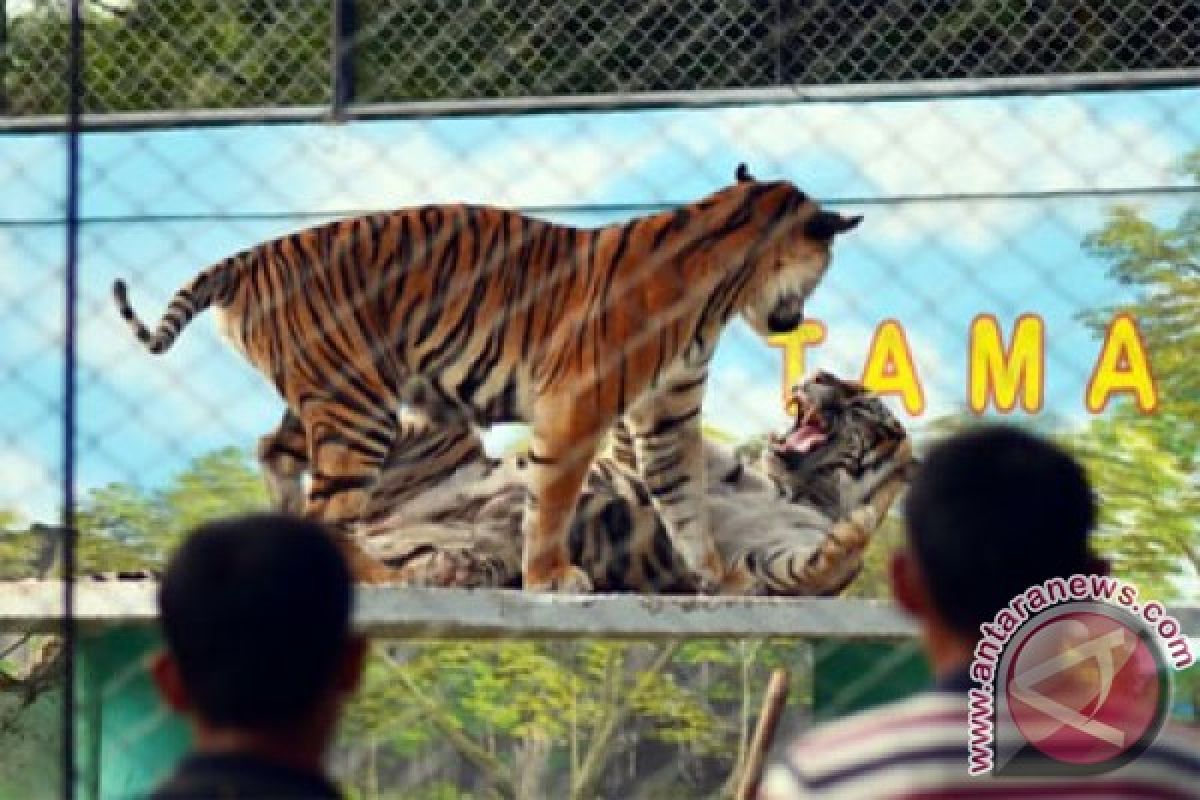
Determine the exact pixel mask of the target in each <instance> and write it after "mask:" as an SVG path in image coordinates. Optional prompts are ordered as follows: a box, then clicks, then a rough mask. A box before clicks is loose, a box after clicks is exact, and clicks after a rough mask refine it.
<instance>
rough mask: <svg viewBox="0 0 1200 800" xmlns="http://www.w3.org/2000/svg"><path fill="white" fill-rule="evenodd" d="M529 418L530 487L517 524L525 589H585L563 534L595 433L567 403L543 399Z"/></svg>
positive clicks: (595, 440) (584, 579) (588, 586)
mask: <svg viewBox="0 0 1200 800" xmlns="http://www.w3.org/2000/svg"><path fill="white" fill-rule="evenodd" d="M546 405H547V407H544V408H543V409H539V415H538V418H537V420H536V421H535V423H534V430H533V444H532V446H531V448H530V451H529V467H530V470H529V473H530V474H529V492H528V493H527V494H526V502H525V517H524V521H523V524H522V526H521V532H522V544H523V550H522V555H521V578H522V583H523V586H524V588H526V589H533V590H541V591H558V592H590V591H591V590H592V581H591V579H590V578H588V576H587V573H586V572H584V571H583V570H581V569H580V568H579V567H577V566H575V565H573V564H572V563H571V551H570V547H569V541H568V535H569V532H570V526H571V519H572V518H573V517H574V515H575V505H576V503H577V502H578V500H579V495H580V492H581V491H582V490H583V482H584V479H585V478H586V477H587V473H588V470H589V469H591V466H592V461H593V460H594V459H595V457H596V451H597V449H599V441H600V437H599V434H597V433H596V432H594V431H593V430H592V426H591V425H586V424H582V425H581V424H578V422H577V421H576V420H573V419H572V418H573V417H574V414H573V410H572V409H571V408H570V407H569V405H568V404H554V405H550V404H546Z"/></svg>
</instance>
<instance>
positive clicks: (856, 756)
mask: <svg viewBox="0 0 1200 800" xmlns="http://www.w3.org/2000/svg"><path fill="white" fill-rule="evenodd" d="M966 716H967V711H966V698H965V696H963V695H961V694H958V693H946V692H923V693H921V694H918V695H915V696H913V697H911V698H908V699H906V700H901V701H899V702H895V703H889V704H887V705H883V706H879V707H878V708H874V709H870V710H867V711H862V712H859V713H857V714H852V715H850V716H847V717H844V718H842V719H838V720H835V721H832V722H829V723H827V724H825V725H822V726H820V727H818V728H816V729H814V730H812V731H810V732H809V733H807V734H805V735H803V736H801V737H800V738H798V739H797V740H796V741H795V742H793V743H791V744H790V745H788V746H787V747H786V748H785V749H784V750H783V751H782V754H781V755H782V758H781V761H780V763H779V764H777V765H775V768H774V769H773V770H772V773H770V774H768V776H767V777H768V780H766V781H764V791H763V794H762V796H763V798H766V799H768V800H773V799H774V798H775V797H779V798H791V797H801V796H805V792H806V791H808V790H809V789H812V788H816V787H822V786H827V785H830V784H834V783H840V782H842V781H843V780H858V779H860V778H863V777H867V776H868V774H869V773H870V772H871V771H872V770H874V769H876V767H877V766H879V765H880V764H881V763H884V762H886V763H887V764H889V765H893V766H894V765H895V764H896V762H897V760H904V759H906V758H909V757H911V758H913V759H924V758H928V757H929V755H930V754H931V753H932V754H935V755H936V757H937V758H939V759H940V758H944V757H945V756H946V754H947V752H948V751H950V750H953V752H954V754H955V755H954V758H955V760H956V762H957V761H961V763H963V764H965V763H966V756H965V751H966V735H967V728H966V725H967V723H966ZM960 751H961V753H962V755H961V756H960V755H959V753H960ZM772 789H773V791H774V794H772V793H771V790H772Z"/></svg>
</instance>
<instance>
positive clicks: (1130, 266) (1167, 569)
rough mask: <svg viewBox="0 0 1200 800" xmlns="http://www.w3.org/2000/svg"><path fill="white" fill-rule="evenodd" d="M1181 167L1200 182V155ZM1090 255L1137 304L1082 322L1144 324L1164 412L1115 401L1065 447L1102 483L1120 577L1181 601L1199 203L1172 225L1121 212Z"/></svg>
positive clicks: (1105, 542) (1193, 539) (1199, 284)
mask: <svg viewBox="0 0 1200 800" xmlns="http://www.w3.org/2000/svg"><path fill="white" fill-rule="evenodd" d="M1183 169H1184V171H1185V172H1186V173H1187V174H1188V175H1189V176H1190V177H1191V178H1192V179H1193V180H1194V181H1197V182H1200V151H1197V152H1195V153H1192V154H1191V155H1190V156H1189V157H1188V158H1186V159H1185V160H1184V164H1183ZM1085 248H1086V249H1087V251H1088V252H1089V253H1090V254H1092V255H1093V256H1095V257H1096V258H1098V259H1101V260H1103V261H1104V262H1106V263H1107V265H1108V275H1109V276H1110V277H1111V278H1113V279H1115V280H1116V281H1117V282H1118V283H1119V284H1121V285H1123V286H1126V287H1129V288H1130V289H1131V290H1132V291H1133V298H1132V299H1131V300H1130V301H1128V302H1124V303H1121V304H1118V305H1114V306H1112V307H1108V308H1102V309H1097V310H1095V311H1090V312H1088V313H1086V314H1083V315H1081V316H1082V319H1083V320H1084V321H1085V322H1086V323H1087V324H1088V325H1089V326H1090V327H1091V328H1092V330H1093V331H1094V332H1095V334H1096V336H1097V338H1100V337H1102V336H1103V334H1104V330H1105V328H1106V326H1107V325H1108V322H1109V320H1110V319H1111V318H1112V315H1113V314H1115V313H1118V312H1125V313H1129V314H1131V315H1132V316H1133V317H1134V318H1135V319H1136V320H1137V323H1138V327H1139V328H1140V330H1141V332H1142V336H1143V337H1144V340H1145V345H1146V349H1147V352H1148V353H1149V357H1150V361H1151V365H1152V369H1153V373H1154V377H1155V381H1156V384H1157V388H1158V393H1159V398H1160V402H1161V405H1160V407H1159V408H1158V409H1157V411H1155V412H1154V413H1153V414H1148V415H1147V414H1142V413H1140V412H1139V411H1138V410H1137V409H1136V408H1135V407H1133V406H1132V404H1130V403H1128V402H1121V403H1119V404H1115V405H1114V408H1113V409H1112V410H1111V411H1110V413H1108V414H1106V415H1104V416H1103V417H1100V418H1097V419H1095V420H1094V421H1093V422H1092V423H1091V424H1090V425H1089V426H1088V428H1087V430H1086V431H1084V432H1083V433H1082V434H1080V435H1077V436H1072V437H1067V442H1068V444H1070V445H1071V446H1073V447H1075V448H1076V451H1077V452H1078V453H1079V455H1080V456H1081V457H1082V458H1083V459H1084V461H1085V462H1086V464H1087V467H1088V470H1089V472H1090V474H1091V477H1092V479H1093V480H1094V481H1095V483H1096V486H1097V490H1098V493H1099V496H1100V499H1101V501H1102V506H1103V507H1102V517H1101V525H1100V529H1099V535H1098V541H1099V543H1100V545H1101V547H1102V548H1103V550H1104V552H1106V553H1107V554H1109V555H1110V556H1111V557H1112V558H1113V559H1114V561H1115V565H1116V568H1117V571H1118V573H1119V574H1121V575H1123V576H1125V577H1128V578H1130V579H1132V580H1135V581H1137V582H1138V583H1140V584H1142V585H1143V586H1146V587H1147V588H1149V589H1151V590H1152V591H1154V592H1155V593H1157V594H1158V595H1160V596H1165V597H1177V596H1178V595H1179V591H1180V583H1179V581H1178V580H1177V579H1178V578H1180V577H1181V576H1187V575H1188V574H1189V573H1191V575H1193V576H1195V575H1200V462H1198V460H1197V459H1198V457H1200V360H1197V358H1196V354H1197V353H1200V206H1196V205H1193V206H1192V207H1191V208H1190V209H1188V210H1187V211H1185V212H1184V213H1183V214H1182V216H1180V218H1179V219H1178V220H1176V221H1175V222H1174V223H1173V224H1168V225H1159V224H1156V223H1154V222H1152V221H1151V220H1149V219H1148V218H1147V217H1146V216H1145V215H1144V213H1143V212H1142V211H1140V210H1139V209H1137V208H1134V207H1132V206H1125V205H1121V206H1117V207H1115V208H1113V209H1112V210H1111V211H1110V212H1109V216H1108V221H1107V223H1106V224H1105V226H1104V227H1103V228H1102V229H1101V230H1099V231H1097V232H1096V233H1094V234H1092V235H1090V236H1088V237H1087V240H1086V241H1085Z"/></svg>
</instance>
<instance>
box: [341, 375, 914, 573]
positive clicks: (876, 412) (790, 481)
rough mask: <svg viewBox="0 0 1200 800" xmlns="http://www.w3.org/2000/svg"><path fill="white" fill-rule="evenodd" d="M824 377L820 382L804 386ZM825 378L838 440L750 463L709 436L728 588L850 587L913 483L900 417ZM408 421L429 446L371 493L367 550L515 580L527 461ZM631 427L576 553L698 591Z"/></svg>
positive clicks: (598, 474)
mask: <svg viewBox="0 0 1200 800" xmlns="http://www.w3.org/2000/svg"><path fill="white" fill-rule="evenodd" d="M820 379H821V380H823V381H824V380H826V379H827V376H822V377H821V378H820ZM817 385H818V384H817V379H814V380H811V381H810V382H809V384H808V385H807V387H805V388H806V389H808V390H809V391H814V390H815V387H816V386H817ZM826 388H831V391H830V392H828V393H826V394H824V395H822V396H820V397H819V398H816V399H817V400H819V401H820V408H821V409H822V410H823V413H824V414H825V417H826V419H827V424H828V426H829V429H830V437H829V440H828V441H827V443H826V444H825V445H824V446H822V447H821V448H819V449H817V450H815V451H813V452H811V453H807V454H789V453H788V452H786V451H781V450H779V449H778V448H777V447H774V446H772V447H769V448H768V449H766V450H765V451H764V452H763V454H762V456H761V457H760V458H757V459H753V460H747V459H746V458H745V457H739V456H738V455H737V454H735V453H734V452H731V451H730V450H729V449H728V448H726V447H723V446H721V445H718V444H715V443H713V442H706V443H705V459H706V475H707V481H708V485H707V487H706V502H707V503H708V505H709V508H710V510H711V513H712V525H713V528H712V530H713V536H714V539H715V541H716V545H717V548H718V550H719V552H720V553H721V554H722V558H723V560H724V562H725V566H726V571H725V578H724V580H723V582H722V585H721V591H722V592H723V593H726V594H773V595H817V594H836V593H838V592H840V591H842V590H843V589H844V588H845V587H846V586H847V585H848V584H849V583H850V582H851V581H852V580H853V579H854V577H855V576H856V575H857V574H858V572H859V570H860V569H861V566H862V560H863V555H864V552H865V549H866V547H867V545H868V544H869V542H870V540H871V536H872V535H873V533H874V532H875V531H876V529H877V528H878V527H879V525H880V524H881V523H882V521H883V519H884V518H885V516H886V514H887V511H888V509H889V508H890V507H891V505H892V503H893V500H894V499H895V497H896V495H897V493H898V492H899V491H901V490H902V488H903V487H904V485H905V484H906V482H907V479H908V476H909V472H910V470H911V468H912V466H913V459H912V456H911V448H910V446H909V442H908V438H907V434H906V432H905V431H904V428H903V426H902V425H901V424H900V423H899V421H898V420H896V418H895V417H894V416H893V415H892V414H891V413H890V412H889V411H888V409H887V408H886V406H884V404H883V403H882V401H880V400H879V399H878V398H877V397H873V396H871V395H870V394H869V393H867V392H866V390H864V389H863V388H862V387H860V386H858V385H856V384H853V383H850V382H842V381H837V382H836V383H833V384H830V385H829V386H827V387H826ZM814 394H815V391H814ZM402 426H403V427H404V428H405V439H406V441H407V442H408V445H409V446H410V447H411V448H412V449H413V450H415V451H420V452H422V453H426V454H427V457H426V458H423V459H421V460H419V461H413V460H411V459H408V458H406V457H405V456H403V455H401V454H400V453H395V454H393V455H392V456H389V458H388V460H387V462H386V464H385V468H384V473H383V476H382V478H381V480H380V483H379V484H378V486H377V487H376V489H375V492H374V493H373V495H372V498H371V501H370V504H371V506H372V507H374V508H376V509H378V513H375V514H372V515H370V516H368V517H367V518H365V519H364V521H363V522H362V523H361V525H360V526H359V528H358V532H357V534H356V535H357V536H358V537H360V539H361V541H362V542H363V543H364V548H365V549H367V550H369V551H370V552H371V553H373V554H375V556H376V557H378V558H380V559H381V560H383V561H385V562H386V563H388V564H390V565H392V566H393V567H394V568H395V569H396V570H397V572H398V573H399V574H400V575H401V576H402V579H403V580H404V581H405V582H406V583H408V584H411V585H422V586H456V587H467V588H471V587H497V586H517V585H519V584H520V542H521V516H522V511H523V508H524V494H525V491H526V489H525V482H526V481H527V479H528V462H527V460H526V459H525V458H524V457H522V456H511V457H509V458H507V459H504V460H503V461H498V460H495V459H489V458H487V457H486V455H484V453H483V448H482V443H481V442H480V441H479V439H478V438H477V437H476V436H475V435H474V434H473V433H472V432H470V431H469V430H464V429H463V428H461V427H455V426H453V425H452V426H449V427H444V426H442V425H441V424H440V423H439V422H434V421H432V420H431V417H430V416H428V415H426V414H424V413H422V412H415V411H409V410H406V412H405V414H404V415H403V421H402ZM622 431H623V428H622V427H621V426H619V425H618V426H617V428H615V429H614V431H613V435H612V437H610V442H609V444H610V447H609V451H608V453H607V454H606V455H603V456H601V457H600V458H599V459H597V461H596V462H595V463H594V464H593V465H592V467H591V468H590V470H589V472H588V476H587V479H586V481H585V483H584V489H583V492H582V493H581V495H580V497H579V501H578V503H577V506H576V509H575V514H574V517H573V519H572V523H571V527H570V536H569V549H570V557H571V561H572V563H573V564H574V565H576V566H578V567H579V568H580V569H582V570H583V571H584V572H585V573H586V574H587V575H588V577H589V579H590V580H591V582H592V584H593V586H594V587H595V588H596V589H598V590H604V591H638V592H648V593H678V592H694V591H696V589H697V587H696V585H695V583H694V578H693V576H691V575H690V573H689V571H688V569H687V567H686V564H685V562H684V560H683V558H682V556H681V554H679V553H678V552H677V551H676V550H675V549H674V548H673V547H672V544H671V541H670V539H669V537H668V535H667V532H666V528H665V526H664V524H663V521H662V519H661V517H660V516H659V515H658V513H657V512H656V511H655V509H654V506H653V503H652V500H651V497H650V493H649V491H648V489H647V487H646V484H645V482H644V481H643V480H642V479H641V477H640V476H639V474H638V472H637V470H636V469H635V468H634V467H633V466H632V465H631V464H630V462H628V460H627V459H626V458H624V457H623V456H622V455H621V449H622V446H623V445H622V440H623V439H624V438H625V436H626V434H625V433H622ZM626 433H627V432H626ZM464 438H465V439H467V440H470V441H469V442H468V443H467V444H465V445H464V444H463V442H464ZM394 456H395V457H394ZM414 487H418V488H414Z"/></svg>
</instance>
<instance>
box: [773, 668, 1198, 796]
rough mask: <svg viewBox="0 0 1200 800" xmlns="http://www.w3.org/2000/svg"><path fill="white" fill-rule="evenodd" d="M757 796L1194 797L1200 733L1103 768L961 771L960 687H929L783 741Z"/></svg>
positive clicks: (1165, 737)
mask: <svg viewBox="0 0 1200 800" xmlns="http://www.w3.org/2000/svg"><path fill="white" fill-rule="evenodd" d="M781 755H782V758H781V759H780V761H779V762H778V763H775V764H773V765H772V766H771V767H770V768H769V769H768V770H767V773H766V774H765V775H764V777H763V781H762V784H761V785H760V787H759V795H758V797H759V800H800V799H801V798H819V800H851V798H872V799H873V800H874V798H880V799H881V800H882V799H884V798H888V799H890V800H909V799H910V798H912V799H913V800H915V799H916V798H928V799H929V800H951V798H953V799H954V800H972V798H989V799H990V800H998V799H999V798H1028V799H1029V800H1066V798H1088V799H1089V800H1110V798H1111V800H1117V799H1118V798H1121V800H1138V799H1139V798H1153V800H1177V799H1178V800H1182V799H1183V798H1189V799H1191V800H1198V799H1200V735H1198V734H1197V732H1196V731H1185V730H1179V729H1165V730H1164V731H1163V732H1162V733H1160V734H1159V736H1158V739H1157V740H1156V741H1155V743H1154V744H1153V745H1151V746H1150V748H1149V749H1147V750H1146V751H1145V752H1144V753H1142V754H1141V755H1140V756H1138V757H1137V758H1136V759H1134V760H1133V761H1132V762H1130V763H1128V764H1126V765H1124V766H1123V767H1120V768H1118V769H1115V770H1113V771H1112V772H1109V773H1106V774H1104V775H1097V776H1092V777H1086V778H1084V777H1022V778H998V777H993V776H991V775H985V776H980V777H971V776H969V775H968V774H967V695H966V694H965V693H964V692H962V691H954V690H944V689H940V690H934V691H928V692H924V693H921V694H918V695H916V696H914V697H911V698H909V699H907V700H902V701H900V702H897V703H892V704H889V705H886V706H882V707H880V708H876V709H872V710H870V711H865V712H862V713H860V714H856V715H853V716H850V717H847V718H845V719H842V720H838V721H836V722H832V723H830V724H828V725H824V726H821V727H819V728H817V729H815V730H814V731H812V732H810V733H808V734H807V735H805V736H802V737H800V738H799V739H798V740H797V741H795V742H793V743H792V744H791V745H789V746H788V747H787V748H786V749H785V750H784V751H783V752H782V754H781Z"/></svg>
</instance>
